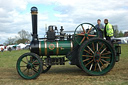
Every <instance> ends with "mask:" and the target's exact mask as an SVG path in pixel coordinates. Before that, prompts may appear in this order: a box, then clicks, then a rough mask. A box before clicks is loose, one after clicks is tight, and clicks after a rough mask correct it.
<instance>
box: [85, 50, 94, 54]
mask: <svg viewBox="0 0 128 85" xmlns="http://www.w3.org/2000/svg"><path fill="white" fill-rule="evenodd" d="M84 51H85V52H87V53H88V54H90V55H92V53H90V52H88V51H87V50H85V49H84Z"/></svg>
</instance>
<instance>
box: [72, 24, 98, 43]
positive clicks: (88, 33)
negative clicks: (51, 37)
mask: <svg viewBox="0 0 128 85" xmlns="http://www.w3.org/2000/svg"><path fill="white" fill-rule="evenodd" d="M74 35H75V37H74V40H75V41H76V42H77V44H79V45H81V44H82V43H83V42H84V41H85V40H88V39H89V38H92V37H97V36H98V32H97V29H96V28H95V26H94V25H92V24H90V23H82V24H80V25H78V26H77V27H76V29H75V31H74Z"/></svg>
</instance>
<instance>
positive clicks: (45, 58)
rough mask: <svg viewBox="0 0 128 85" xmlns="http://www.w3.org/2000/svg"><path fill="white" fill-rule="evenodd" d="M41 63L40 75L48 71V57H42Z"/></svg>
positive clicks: (49, 66)
mask: <svg viewBox="0 0 128 85" xmlns="http://www.w3.org/2000/svg"><path fill="white" fill-rule="evenodd" d="M41 59H42V61H43V65H42V73H46V72H47V71H48V70H50V68H51V65H50V63H49V60H48V59H50V56H42V58H41Z"/></svg>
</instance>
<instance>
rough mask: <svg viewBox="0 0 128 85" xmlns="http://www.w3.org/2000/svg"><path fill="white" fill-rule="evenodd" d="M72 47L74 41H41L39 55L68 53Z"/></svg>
mask: <svg viewBox="0 0 128 85" xmlns="http://www.w3.org/2000/svg"><path fill="white" fill-rule="evenodd" d="M72 49H73V43H72V41H54V42H47V41H39V55H45V56H47V55H66V54H68V53H69V52H70V51H71V50H72Z"/></svg>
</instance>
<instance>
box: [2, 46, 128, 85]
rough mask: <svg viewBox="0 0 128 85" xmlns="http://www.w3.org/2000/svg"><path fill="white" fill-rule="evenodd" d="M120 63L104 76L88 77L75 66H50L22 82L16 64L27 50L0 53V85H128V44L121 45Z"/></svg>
mask: <svg viewBox="0 0 128 85" xmlns="http://www.w3.org/2000/svg"><path fill="white" fill-rule="evenodd" d="M121 46H122V54H121V57H120V61H119V62H117V63H116V64H115V66H114V68H113V69H112V70H111V71H110V72H109V73H108V74H106V75H104V76H88V75H87V74H86V73H84V72H83V71H82V70H81V69H79V68H77V67H76V66H73V65H69V64H68V63H66V65H64V66H60V65H59V66H52V68H51V69H50V71H48V72H47V73H45V74H41V75H40V76H39V77H38V78H37V79H35V80H24V79H22V78H21V77H20V76H19V75H18V73H17V71H16V62H17V59H18V58H19V56H20V55H22V54H23V53H26V52H29V51H27V50H20V51H12V52H3V53H2V52H0V85H17V84H19V85H128V44H122V45H121Z"/></svg>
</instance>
